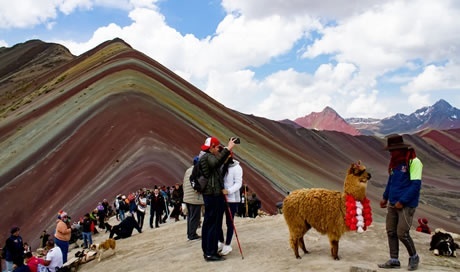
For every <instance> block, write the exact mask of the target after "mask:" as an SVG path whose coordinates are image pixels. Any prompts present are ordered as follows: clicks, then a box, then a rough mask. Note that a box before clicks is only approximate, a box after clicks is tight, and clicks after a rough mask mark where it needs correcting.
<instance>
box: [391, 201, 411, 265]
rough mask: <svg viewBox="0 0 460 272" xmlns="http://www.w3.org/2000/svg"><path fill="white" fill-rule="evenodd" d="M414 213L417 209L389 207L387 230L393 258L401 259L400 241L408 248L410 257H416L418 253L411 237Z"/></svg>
mask: <svg viewBox="0 0 460 272" xmlns="http://www.w3.org/2000/svg"><path fill="white" fill-rule="evenodd" d="M414 213H415V208H410V207H404V208H402V209H396V208H394V207H390V206H389V207H388V212H387V217H386V229H387V236H388V246H389V248H390V257H391V258H394V259H398V257H399V241H401V243H403V245H404V246H405V247H406V249H407V253H409V256H414V255H415V254H416V253H417V251H416V250H415V246H414V242H413V241H412V238H411V237H410V235H409V230H410V227H411V225H412V219H413V217H414Z"/></svg>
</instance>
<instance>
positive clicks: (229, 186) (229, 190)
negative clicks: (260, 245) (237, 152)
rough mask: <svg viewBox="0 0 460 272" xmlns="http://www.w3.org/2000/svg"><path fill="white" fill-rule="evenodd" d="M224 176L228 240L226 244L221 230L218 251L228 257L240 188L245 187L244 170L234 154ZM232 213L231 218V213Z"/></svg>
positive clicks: (226, 164) (225, 168)
mask: <svg viewBox="0 0 460 272" xmlns="http://www.w3.org/2000/svg"><path fill="white" fill-rule="evenodd" d="M222 173H223V174H224V188H225V189H224V190H222V192H223V193H224V196H225V198H226V200H227V204H228V206H227V209H225V218H226V223H227V239H226V240H225V243H224V233H223V231H222V230H221V234H220V239H219V244H218V249H219V251H220V255H223V256H225V255H227V254H229V253H230V252H231V251H232V246H231V243H232V238H233V231H234V230H233V218H234V217H235V213H236V211H237V209H238V206H239V203H240V202H241V198H240V188H241V186H242V185H243V169H242V168H241V166H240V163H239V162H238V161H237V160H234V159H233V153H231V154H230V156H229V159H228V161H227V162H226V163H225V165H224V168H223V172H222ZM229 209H230V211H231V213H232V214H231V216H230V213H229Z"/></svg>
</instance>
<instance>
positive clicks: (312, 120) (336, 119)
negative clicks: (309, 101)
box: [294, 107, 361, 136]
mask: <svg viewBox="0 0 460 272" xmlns="http://www.w3.org/2000/svg"><path fill="white" fill-rule="evenodd" d="M294 123H296V124H298V125H300V126H302V127H304V128H311V129H316V130H333V131H339V132H343V133H347V134H350V135H353V136H356V135H360V134H361V133H360V131H359V130H357V129H356V128H355V127H353V126H351V125H350V124H348V123H347V121H346V120H345V119H343V118H342V117H341V116H340V115H339V114H337V112H336V111H335V110H333V109H332V108H330V107H326V108H324V110H323V111H322V112H312V113H311V114H309V115H306V116H304V117H299V118H297V119H295V120H294Z"/></svg>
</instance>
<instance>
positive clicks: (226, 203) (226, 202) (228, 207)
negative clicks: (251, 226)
mask: <svg viewBox="0 0 460 272" xmlns="http://www.w3.org/2000/svg"><path fill="white" fill-rule="evenodd" d="M224 198H225V205H227V210H228V214H229V215H230V220H231V221H232V225H233V231H234V232H235V237H236V241H237V242H238V248H239V249H240V254H241V259H242V260H243V259H244V256H243V250H242V249H241V245H240V239H238V233H237V232H236V228H235V221H233V215H232V210H231V209H230V206H229V205H228V199H227V195H224Z"/></svg>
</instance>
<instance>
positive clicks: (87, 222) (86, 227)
mask: <svg viewBox="0 0 460 272" xmlns="http://www.w3.org/2000/svg"><path fill="white" fill-rule="evenodd" d="M81 225H82V228H81V231H82V232H91V219H89V218H84V219H83V222H82V224H81Z"/></svg>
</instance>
